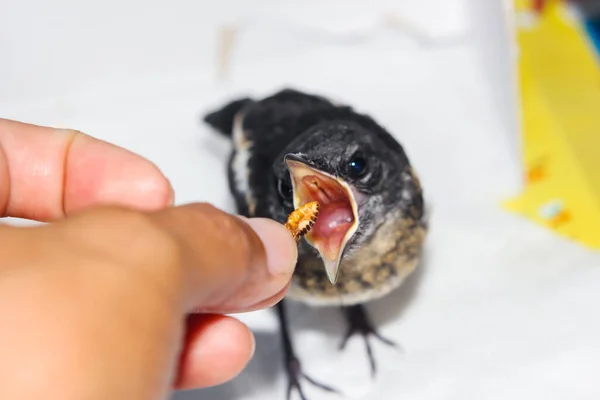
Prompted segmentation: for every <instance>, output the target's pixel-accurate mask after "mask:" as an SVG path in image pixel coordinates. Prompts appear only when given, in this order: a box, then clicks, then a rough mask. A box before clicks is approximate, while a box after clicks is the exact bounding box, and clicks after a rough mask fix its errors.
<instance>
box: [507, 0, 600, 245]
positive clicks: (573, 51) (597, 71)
mask: <svg viewBox="0 0 600 400" xmlns="http://www.w3.org/2000/svg"><path fill="white" fill-rule="evenodd" d="M515 6H516V9H517V12H523V11H526V10H528V9H530V4H529V2H526V1H517V2H516V4H515ZM517 37H518V44H519V61H518V62H519V75H520V76H519V84H520V95H521V99H520V102H521V107H522V110H521V114H522V140H523V158H524V165H525V166H526V171H525V177H524V179H525V189H524V191H523V193H522V195H521V196H519V197H518V198H515V199H512V200H510V201H508V202H506V203H505V206H506V207H507V208H508V209H509V210H512V211H514V212H517V213H520V214H522V215H524V216H526V217H528V218H530V219H532V220H533V221H535V222H537V223H539V224H542V225H544V226H546V227H548V228H549V229H552V230H554V231H556V232H557V233H558V234H560V235H563V236H565V237H568V238H570V239H572V240H575V241H577V242H579V243H582V244H584V245H586V246H588V247H590V248H593V249H599V250H600V68H599V65H598V61H597V60H596V58H595V57H596V55H595V54H594V49H593V47H592V45H591V44H590V43H589V42H588V39H587V35H586V33H585V31H584V30H583V27H582V26H580V24H579V23H578V22H577V21H575V20H573V19H572V18H571V17H569V16H568V13H567V12H566V8H565V6H564V4H563V3H562V2H558V1H553V2H549V4H547V5H546V8H545V9H544V12H543V14H541V15H539V16H538V17H537V21H536V22H535V23H533V25H532V26H530V27H522V26H519V27H518V36H517Z"/></svg>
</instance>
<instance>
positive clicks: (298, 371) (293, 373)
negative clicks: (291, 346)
mask: <svg viewBox="0 0 600 400" xmlns="http://www.w3.org/2000/svg"><path fill="white" fill-rule="evenodd" d="M287 375H288V390H287V400H291V396H292V390H293V389H296V391H297V392H298V395H299V396H300V399H301V400H308V399H307V398H306V396H304V392H303V391H302V386H301V385H300V378H304V379H306V380H307V381H308V382H309V383H311V384H312V385H313V386H315V387H318V388H320V389H323V390H325V391H327V392H330V393H336V394H341V393H340V392H339V391H338V390H337V389H334V388H332V387H331V386H327V385H325V384H323V383H320V382H318V381H315V380H314V379H313V378H311V377H310V376H308V375H306V374H305V373H304V372H302V366H301V365H300V361H298V359H297V358H292V359H290V360H289V361H288V362H287Z"/></svg>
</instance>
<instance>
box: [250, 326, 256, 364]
mask: <svg viewBox="0 0 600 400" xmlns="http://www.w3.org/2000/svg"><path fill="white" fill-rule="evenodd" d="M248 332H249V333H250V345H251V346H252V347H251V348H250V358H252V357H254V353H256V338H255V337H254V333H252V331H251V330H250V329H248Z"/></svg>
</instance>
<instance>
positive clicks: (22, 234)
mask: <svg viewBox="0 0 600 400" xmlns="http://www.w3.org/2000/svg"><path fill="white" fill-rule="evenodd" d="M172 203H173V191H172V189H171V186H170V184H169V182H168V180H167V179H166V178H165V177H164V176H163V175H162V174H161V172H160V171H159V170H158V169H157V168H156V167H155V166H154V165H153V164H152V163H150V162H149V161H147V160H145V159H143V158H142V157H139V156H137V155H135V154H133V153H130V152H128V151H126V150H124V149H122V148H119V147H116V146H113V145H110V144H108V143H106V142H103V141H100V140H97V139H94V138H92V137H91V136H87V135H85V134H83V133H80V132H76V131H71V130H57V129H52V128H47V127H40V126H35V125H29V124H23V123H19V122H15V121H10V120H5V119H4V120H3V119H0V212H1V213H2V215H3V216H13V217H19V218H28V219H33V220H37V221H40V222H46V224H40V225H36V226H33V227H14V226H8V225H0V249H1V254H2V258H1V260H2V262H1V263H0V320H1V321H2V326H3V329H0V352H1V353H2V357H0V376H2V378H3V379H2V381H3V383H2V385H0V398H3V399H9V398H18V399H24V400H28V399H39V398H44V399H46V400H53V399H69V400H70V399H73V400H75V399H86V400H95V399H102V400H104V399H127V400H135V399H144V400H149V399H166V398H168V396H169V395H170V392H171V391H172V390H173V389H189V388H202V387H208V386H213V385H217V384H221V383H223V382H225V381H227V380H229V379H231V378H233V377H234V376H235V375H237V374H238V373H239V372H240V371H241V370H242V369H243V368H244V367H245V365H246V364H247V362H248V361H249V359H250V358H251V357H252V354H253V351H254V339H253V336H252V333H251V332H250V330H249V329H248V328H247V327H246V326H245V325H244V324H243V323H242V322H240V321H238V320H237V319H235V318H233V317H230V316H225V315H223V314H230V313H237V312H245V311H252V310H258V309H261V308H265V307H269V306H272V305H274V304H275V303H276V302H278V301H279V300H280V299H281V298H282V297H283V296H284V294H285V292H286V290H287V288H288V287H289V282H290V279H291V275H292V272H293V268H294V266H295V262H296V257H297V250H296V245H295V242H294V240H293V239H292V236H291V235H290V234H289V232H288V231H287V230H286V229H285V228H284V227H283V226H282V225H280V224H278V223H276V222H274V221H271V220H266V219H250V220H249V219H245V218H242V217H238V216H233V215H229V214H227V213H225V212H223V211H220V210H218V209H217V208H215V207H213V206H211V205H208V204H188V205H184V206H178V207H174V206H172Z"/></svg>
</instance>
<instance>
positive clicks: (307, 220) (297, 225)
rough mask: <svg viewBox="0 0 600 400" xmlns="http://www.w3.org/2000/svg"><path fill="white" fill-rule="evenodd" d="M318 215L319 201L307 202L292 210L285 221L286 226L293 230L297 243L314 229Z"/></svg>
mask: <svg viewBox="0 0 600 400" xmlns="http://www.w3.org/2000/svg"><path fill="white" fill-rule="evenodd" d="M318 216H319V203H318V202H316V201H311V202H309V203H306V204H304V205H303V206H300V207H299V208H297V209H295V210H294V211H292V213H291V214H290V215H289V217H288V220H287V222H286V223H285V227H286V228H287V230H289V231H290V232H291V234H292V236H293V237H294V240H296V243H298V242H299V241H300V238H301V237H302V236H304V235H306V234H307V233H308V232H309V231H310V230H311V229H312V227H313V225H314V224H315V222H316V221H317V217H318Z"/></svg>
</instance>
